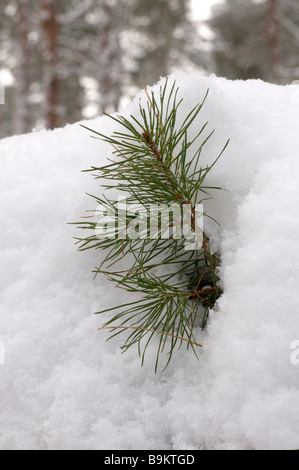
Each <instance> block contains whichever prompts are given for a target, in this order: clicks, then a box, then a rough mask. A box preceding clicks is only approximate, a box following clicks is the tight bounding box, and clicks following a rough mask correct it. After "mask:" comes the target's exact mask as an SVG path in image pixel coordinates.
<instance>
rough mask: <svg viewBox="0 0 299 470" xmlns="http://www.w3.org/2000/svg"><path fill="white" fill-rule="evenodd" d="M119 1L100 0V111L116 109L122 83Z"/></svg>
mask: <svg viewBox="0 0 299 470" xmlns="http://www.w3.org/2000/svg"><path fill="white" fill-rule="evenodd" d="M119 3H120V2H111V1H109V0H101V2H100V9H99V46H100V47H99V62H98V64H99V70H98V80H99V86H100V94H101V102H100V112H101V113H105V112H113V111H116V110H117V109H118V106H119V101H120V98H121V92H122V90H121V88H122V87H121V84H122V76H121V75H122V52H121V45H120V31H121V21H122V11H121V5H120V4H119Z"/></svg>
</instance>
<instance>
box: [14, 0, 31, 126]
mask: <svg viewBox="0 0 299 470" xmlns="http://www.w3.org/2000/svg"><path fill="white" fill-rule="evenodd" d="M16 5H17V17H16V33H17V38H16V57H17V63H16V87H15V120H14V132H15V134H23V133H25V132H28V131H29V130H30V119H29V109H28V94H29V71H28V67H29V43H28V21H27V15H28V11H27V10H26V1H25V0H17V4H16Z"/></svg>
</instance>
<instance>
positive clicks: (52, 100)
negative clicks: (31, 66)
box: [42, 0, 59, 129]
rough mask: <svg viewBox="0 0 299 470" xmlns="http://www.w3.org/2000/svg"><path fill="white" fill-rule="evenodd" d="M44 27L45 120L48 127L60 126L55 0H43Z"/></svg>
mask: <svg viewBox="0 0 299 470" xmlns="http://www.w3.org/2000/svg"><path fill="white" fill-rule="evenodd" d="M42 7H43V16H42V29H43V33H44V39H45V48H44V50H45V85H44V86H45V120H46V127H47V128H48V129H54V128H55V127H57V126H58V119H59V115H58V100H59V79H58V74H57V63H58V47H57V36H58V21H57V15H56V9H55V5H54V2H53V0H43V1H42Z"/></svg>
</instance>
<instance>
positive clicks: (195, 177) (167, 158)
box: [78, 81, 228, 371]
mask: <svg viewBox="0 0 299 470" xmlns="http://www.w3.org/2000/svg"><path fill="white" fill-rule="evenodd" d="M178 92H179V89H178V88H177V87H176V84H175V83H174V84H173V85H172V87H171V88H170V89H169V84H168V81H166V84H165V86H164V87H163V88H162V87H161V89H160V95H159V99H158V100H157V99H156V96H155V94H154V93H151V95H150V94H149V92H148V91H147V90H146V97H147V102H146V107H145V108H144V107H142V105H141V102H140V107H139V111H140V114H139V116H130V119H127V118H125V117H123V116H115V115H114V116H110V118H111V119H112V120H113V121H114V122H115V124H116V125H117V128H118V130H117V131H115V132H114V133H113V134H112V135H111V136H107V135H103V134H101V133H100V132H97V131H95V130H92V129H88V128H87V127H85V126H83V127H85V128H86V129H88V130H89V131H91V132H92V133H93V134H94V135H95V136H96V138H100V139H101V140H103V141H105V142H108V143H109V144H111V146H112V148H113V156H114V158H113V159H110V160H109V163H108V164H106V165H105V166H102V167H92V168H91V169H90V170H87V171H91V172H93V174H94V177H95V178H96V179H99V180H101V182H102V188H104V189H105V190H106V194H108V191H109V190H110V189H115V188H118V190H119V192H120V194H124V195H125V196H126V197H127V204H128V206H129V207H131V205H133V206H134V205H135V206H136V204H138V205H139V219H138V224H137V227H135V234H134V235H136V237H135V238H134V237H133V239H132V237H131V236H132V233H131V232H129V230H130V228H131V224H133V225H134V224H135V222H134V220H135V218H134V215H133V214H131V213H130V212H129V214H127V215H126V219H125V228H126V236H125V237H118V236H116V237H115V238H113V239H107V238H105V237H95V236H94V235H92V236H89V237H83V238H81V239H78V243H79V244H80V247H79V249H80V250H82V251H84V250H87V249H90V248H92V249H100V250H105V252H106V256H105V258H104V261H103V262H102V264H101V266H100V267H99V268H97V269H96V270H95V271H94V273H95V276H97V275H99V274H102V275H105V276H106V277H107V279H108V280H109V281H110V282H113V283H114V284H115V286H116V287H118V288H120V289H124V290H125V291H127V292H132V293H134V294H135V295H136V294H137V295H138V296H139V297H140V300H137V301H135V302H132V303H129V304H125V305H120V306H117V307H115V308H111V309H106V310H103V311H101V312H98V314H103V313H107V312H114V313H115V312H116V311H119V313H117V314H114V316H113V317H112V318H111V319H110V320H109V321H108V322H107V323H105V325H103V327H102V328H104V329H111V330H113V331H115V333H114V334H113V335H112V336H111V338H112V337H114V336H117V335H119V334H120V333H123V332H124V331H125V330H129V329H131V330H132V332H131V333H130V334H129V336H128V338H127V340H126V341H125V343H124V345H123V349H124V350H127V349H128V348H129V347H132V346H133V345H136V344H137V345H138V350H139V354H140V355H141V357H142V363H143V361H144V357H145V352H146V350H147V347H148V344H149V343H150V341H151V340H152V339H153V337H154V336H160V340H159V342H158V350H157V360H156V371H157V367H158V362H159V357H160V355H161V353H162V352H163V351H165V348H168V353H167V354H168V360H167V363H166V366H167V365H168V363H169V361H170V360H171V358H172V355H173V353H174V351H175V349H176V346H177V345H178V342H180V346H181V345H182V343H183V342H186V343H187V347H191V348H192V349H193V352H194V353H195V354H196V350H195V349H194V346H195V345H197V346H198V342H197V341H196V338H195V336H194V334H195V332H196V326H199V325H201V327H202V328H204V327H205V325H206V322H207V318H208V315H209V311H210V309H212V308H214V307H215V305H216V303H217V300H218V298H219V297H220V295H221V293H222V290H221V288H220V286H219V279H218V276H217V269H218V266H219V265H220V256H219V255H218V254H216V253H212V252H211V248H210V242H209V238H208V237H207V235H206V234H205V233H203V234H202V235H203V237H202V239H203V241H202V247H201V248H198V247H196V248H195V249H192V250H191V251H190V250H189V251H187V250H186V239H185V238H180V239H177V238H175V237H174V233H175V230H176V224H177V221H176V219H175V216H174V215H173V214H172V217H169V219H168V221H167V227H164V229H165V228H167V230H169V235H170V236H169V238H168V239H165V238H164V234H163V233H162V222H163V221H162V218H161V220H160V221H159V222H158V225H157V227H156V229H157V235H158V236H157V237H156V238H155V239H153V237H151V236H149V235H151V233H149V227H148V225H145V226H146V228H144V233H143V232H142V230H141V226H140V225H142V222H143V218H144V220H147V219H146V216H147V214H148V213H149V212H150V209H151V208H152V207H153V205H159V207H162V205H164V206H165V207H173V205H174V204H175V205H176V206H177V207H178V208H179V209H180V211H181V212H182V210H183V208H184V206H185V205H188V207H189V208H190V211H191V212H190V213H191V228H192V232H193V233H195V229H196V222H197V221H196V215H197V214H196V207H197V206H198V204H201V203H203V201H205V200H206V199H207V198H210V196H209V193H208V191H209V189H210V188H209V186H208V185H206V184H205V179H206V177H207V175H208V174H209V172H210V171H211V170H212V169H213V167H214V165H215V164H216V163H217V161H218V159H219V158H220V157H221V155H222V154H223V152H224V150H225V149H226V146H227V145H228V142H227V144H226V145H225V147H224V149H223V151H222V152H221V153H220V155H219V156H218V157H217V158H216V159H215V161H214V162H213V163H212V164H211V165H208V166H206V167H202V166H201V165H200V161H201V155H202V152H203V149H204V147H205V145H206V144H207V142H208V141H209V139H210V138H211V137H212V135H213V133H214V131H213V132H212V133H210V134H209V135H208V136H207V137H206V138H205V139H204V140H203V141H202V142H201V143H199V144H197V150H196V152H195V153H192V152H191V148H192V147H191V146H193V144H194V145H195V144H196V143H197V141H198V139H199V137H201V135H202V134H203V132H204V131H205V130H206V128H207V124H208V123H205V124H204V125H203V126H202V128H201V129H200V131H199V132H198V133H197V135H196V136H195V138H193V139H192V140H189V139H188V133H189V131H190V127H191V126H192V124H193V123H194V122H195V120H196V118H197V116H198V115H199V113H200V111H201V109H202V107H203V105H204V103H205V101H206V99H207V96H208V92H207V94H206V96H205V98H204V100H203V102H202V103H199V104H198V105H196V106H195V107H194V108H193V109H192V110H191V111H190V112H189V113H188V114H187V116H186V117H185V118H184V119H183V120H182V119H180V121H181V122H182V124H181V125H178V112H179V109H180V105H181V103H182V100H180V101H178ZM180 118H181V116H180ZM193 148H194V146H193ZM213 189H214V188H213ZM92 197H93V198H94V199H95V200H96V201H97V203H98V204H100V205H101V207H103V210H104V211H106V213H107V214H108V215H109V214H114V216H115V219H116V220H118V216H119V211H118V201H115V200H109V199H108V197H107V196H106V195H105V196H104V197H95V196H92ZM96 215H98V214H95V217H96ZM204 215H206V214H203V216H204ZM207 216H208V215H207ZM135 217H136V214H135ZM180 223H181V220H180ZM117 225H118V224H117ZM145 226H144V227H145ZM79 227H80V228H81V229H88V230H92V231H93V232H94V231H95V230H96V229H97V221H96V220H95V221H84V222H80V223H79ZM118 228H119V227H118ZM137 228H138V230H137V232H136V229H137ZM129 235H131V236H129ZM128 254H130V255H131V257H132V259H133V261H132V262H131V265H130V266H128V268H127V269H123V259H125V258H126V257H127V255H128ZM161 259H162V261H161ZM119 262H122V268H121V269H118V267H117V266H118V263H119ZM120 321H121V324H119V322H120ZM115 324H117V326H115ZM146 337H147V341H146V343H145V345H144V342H143V340H144V338H146ZM170 338H171V339H170ZM142 344H143V349H142V346H141V345H142Z"/></svg>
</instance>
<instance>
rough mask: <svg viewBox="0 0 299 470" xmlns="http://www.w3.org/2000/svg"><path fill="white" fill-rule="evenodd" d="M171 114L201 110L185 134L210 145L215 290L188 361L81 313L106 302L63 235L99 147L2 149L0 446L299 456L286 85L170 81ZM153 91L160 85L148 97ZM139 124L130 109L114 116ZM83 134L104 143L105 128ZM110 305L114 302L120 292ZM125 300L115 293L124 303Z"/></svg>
mask: <svg viewBox="0 0 299 470" xmlns="http://www.w3.org/2000/svg"><path fill="white" fill-rule="evenodd" d="M174 78H175V79H176V80H177V84H178V85H179V87H180V94H181V95H182V96H183V97H184V104H183V106H182V112H183V113H185V112H186V111H188V110H190V108H191V107H193V106H194V104H195V102H198V101H200V100H201V99H202V98H203V96H204V94H205V92H206V90H207V88H209V89H210V94H209V98H208V100H207V102H206V104H205V107H204V109H203V111H202V113H201V115H200V117H199V120H198V122H196V124H195V127H194V132H195V131H196V128H197V127H198V126H199V125H200V124H203V123H204V122H205V121H207V120H209V122H210V124H209V129H207V132H208V131H210V130H211V129H213V128H216V133H215V136H214V137H213V139H212V140H211V141H210V144H209V146H208V147H207V149H206V152H205V157H204V158H206V159H207V161H211V159H214V158H215V156H216V155H217V154H218V153H219V151H220V150H221V149H222V147H223V145H224V143H225V142H226V140H227V139H228V138H230V139H231V143H230V146H229V147H228V149H227V150H226V152H225V154H224V155H223V156H222V158H221V160H220V161H219V162H218V164H217V166H216V167H215V168H214V170H213V172H212V173H211V174H210V181H209V182H210V183H211V184H212V183H213V184H214V183H215V184H217V185H220V186H222V187H224V188H226V191H225V192H222V193H220V195H219V192H217V193H215V195H214V196H215V197H214V200H213V201H209V202H207V204H209V206H208V207H207V210H208V211H209V212H210V213H211V214H212V215H213V216H215V217H216V218H218V220H220V221H221V224H222V227H221V230H217V231H216V230H215V227H214V228H213V226H207V229H208V230H209V231H210V234H211V236H212V237H213V241H214V243H215V244H216V245H219V247H220V249H221V251H222V254H223V266H222V271H221V276H222V281H223V284H224V287H225V294H224V295H223V296H222V298H221V299H220V303H219V311H218V312H217V313H214V314H213V315H212V317H211V322H210V325H209V331H208V334H206V337H205V340H204V348H203V351H202V356H201V357H200V361H197V360H196V359H195V358H194V357H193V355H192V354H191V353H190V352H187V351H180V352H179V353H177V354H176V355H175V357H174V359H173V361H172V363H171V364H170V366H169V368H168V369H167V370H166V372H164V373H163V374H158V375H156V376H155V375H154V373H153V362H154V355H155V349H154V347H153V349H152V350H150V351H149V353H148V356H147V360H146V363H145V366H144V368H143V369H141V368H140V361H139V358H138V357H137V355H136V351H133V350H132V351H128V352H127V353H126V354H125V355H120V351H119V345H120V344H121V342H120V341H119V342H118V340H115V341H112V342H108V343H106V342H105V339H106V338H107V335H106V333H105V332H98V331H97V328H98V327H99V326H101V324H102V320H103V319H102V318H99V317H97V316H94V315H93V312H95V311H97V310H99V309H101V308H104V307H107V306H110V305H111V306H112V305H114V304H115V300H116V291H115V289H114V288H113V286H112V285H110V284H107V282H106V281H105V280H104V279H103V278H101V279H99V278H98V280H97V281H93V277H92V275H91V270H92V269H93V267H94V266H96V265H98V261H99V256H100V254H99V253H95V252H87V253H84V254H83V253H78V252H77V251H76V248H75V246H74V241H73V239H72V237H75V236H78V231H77V229H76V227H75V226H71V225H67V222H73V221H76V220H79V218H80V217H81V216H82V215H84V212H85V210H86V209H89V208H92V207H90V206H91V200H90V199H89V198H88V197H87V196H85V194H84V193H85V192H89V193H96V192H97V191H98V183H97V182H95V181H94V180H93V179H92V178H91V176H90V174H86V173H81V172H80V170H82V169H87V168H89V167H90V166H91V165H96V164H98V163H102V162H103V161H104V158H105V157H106V156H107V152H109V149H107V147H105V144H103V143H102V142H100V141H97V140H94V139H91V138H90V137H89V135H88V133H87V131H86V130H84V129H82V128H81V127H80V126H79V124H75V125H72V126H67V127H66V128H64V129H58V130H56V131H54V132H40V133H33V134H30V135H26V136H21V137H13V138H10V139H5V140H2V141H1V142H0V165H1V172H0V187H1V194H0V214H1V221H2V226H1V228H2V230H1V235H0V239H1V245H0V246H1V266H0V286H1V294H0V305H1V310H0V315H1V324H0V342H1V344H4V346H5V362H6V365H0V377H1V380H0V396H1V406H0V422H1V431H0V448H1V449H172V448H174V449H196V448H199V449H296V448H298V447H299V393H298V388H299V373H298V372H299V365H295V364H292V363H291V360H290V356H291V353H292V349H291V343H292V342H293V341H294V340H298V339H299V311H298V310H299V289H298V280H299V213H298V212H299V187H298V177H299V158H298V150H299V133H298V128H299V113H298V107H299V105H298V100H296V93H297V92H296V90H295V89H294V87H278V86H274V85H269V84H266V83H263V82H261V81H247V82H241V81H235V82H231V81H227V80H225V79H220V78H216V77H209V78H207V77H203V76H201V75H189V76H188V75H185V74H184V73H181V72H180V73H176V74H174V75H173V76H172V77H171V80H172V79H174ZM156 89H157V88H156ZM125 112H126V113H127V114H130V113H137V112H138V98H136V100H135V101H134V102H133V103H132V104H131V105H130V107H129V108H128V109H127V110H126V111H125ZM88 126H89V127H91V128H95V129H99V130H100V132H103V133H110V132H112V130H113V123H112V122H111V121H110V120H109V119H107V118H106V117H101V118H99V119H96V120H94V121H89V122H88ZM117 295H118V297H117V301H118V302H122V301H123V300H125V298H126V297H125V298H120V297H119V296H120V294H119V291H117ZM122 295H123V296H124V295H125V294H122Z"/></svg>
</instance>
